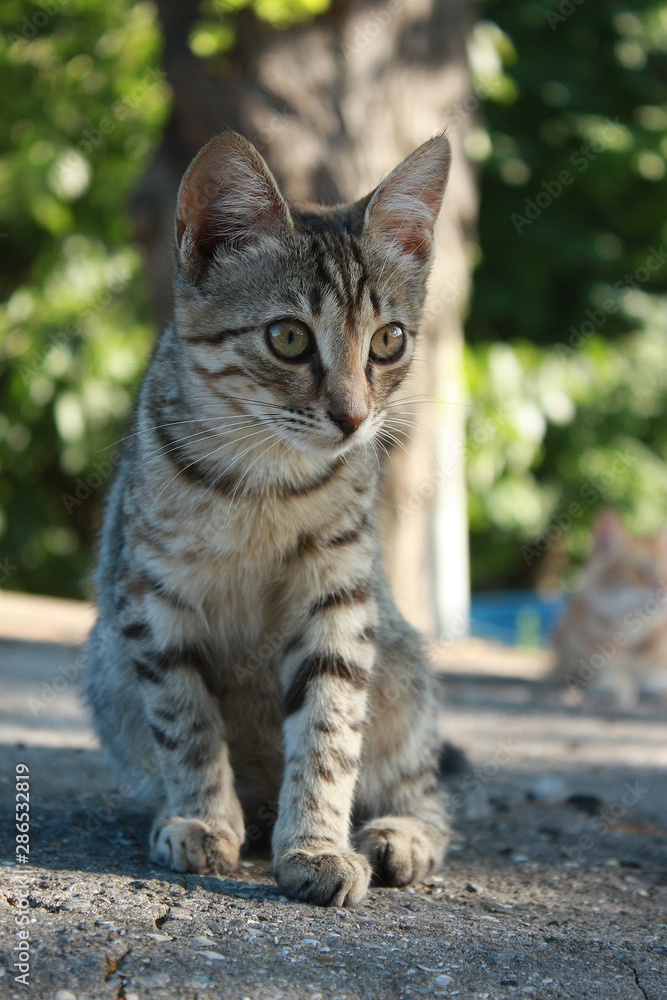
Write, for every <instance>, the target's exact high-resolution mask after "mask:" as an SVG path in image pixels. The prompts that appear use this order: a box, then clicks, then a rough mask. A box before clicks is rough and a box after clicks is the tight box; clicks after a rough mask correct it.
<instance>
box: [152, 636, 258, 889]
mask: <svg viewBox="0 0 667 1000" xmlns="http://www.w3.org/2000/svg"><path fill="white" fill-rule="evenodd" d="M134 662H135V667H136V671H137V675H138V677H139V680H140V683H141V689H142V693H143V702H144V710H145V714H146V719H147V721H148V724H149V726H150V730H151V733H152V737H153V740H154V745H155V753H156V757H157V760H158V763H159V766H160V771H161V775H162V780H163V783H164V788H165V791H166V803H165V807H164V809H163V810H162V813H161V814H160V815H159V816H158V817H157V818H156V820H155V823H154V825H153V829H152V831H151V836H150V847H151V857H152V858H153V860H155V861H159V862H160V863H161V864H164V865H166V866H167V867H169V868H172V869H174V870H175V871H188V872H228V871H232V870H234V869H235V868H236V867H237V865H238V858H239V849H240V846H241V843H242V841H243V837H244V829H243V812H242V809H241V805H240V803H239V800H238V798H237V795H236V792H235V790H234V775H233V773H232V769H231V766H230V763H229V754H228V749H227V743H226V741H225V737H224V726H223V720H222V717H221V715H220V710H219V707H218V705H217V702H216V700H215V699H214V698H213V696H212V695H211V694H210V692H209V691H208V689H207V687H206V684H205V682H204V678H203V676H202V673H203V669H204V666H205V665H204V664H203V661H202V657H201V655H200V654H199V653H198V651H197V650H196V649H195V648H189V647H171V648H167V649H163V650H162V651H161V652H159V653H155V652H147V651H145V650H144V651H142V652H139V651H137V655H136V656H135V657H134Z"/></svg>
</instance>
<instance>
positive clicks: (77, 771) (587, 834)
mask: <svg viewBox="0 0 667 1000" xmlns="http://www.w3.org/2000/svg"><path fill="white" fill-rule="evenodd" d="M479 655H480V656H482V657H483V656H484V651H483V650H482V651H481V652H480V654H479ZM488 656H489V665H488V669H486V664H485V663H484V662H481V663H479V664H478V666H477V670H476V673H475V676H471V675H470V673H468V672H462V671H456V672H450V673H444V674H441V676H440V694H441V695H442V700H443V709H442V712H441V719H440V724H441V733H442V736H443V739H445V738H446V739H448V740H450V741H452V742H453V743H454V744H455V745H457V746H458V747H460V748H462V749H463V750H464V752H465V754H466V757H467V759H468V767H467V769H466V770H465V771H463V772H460V773H458V774H457V775H455V776H453V777H451V778H450V779H449V780H448V784H449V788H450V793H451V796H452V801H453V803H454V806H455V810H456V836H455V839H454V843H453V845H452V851H451V853H450V857H449V860H448V863H447V866H446V868H445V870H444V871H443V872H441V873H439V874H437V875H435V876H434V877H433V878H430V879H429V880H427V882H425V883H424V884H421V885H419V886H416V887H412V888H410V889H408V890H393V889H386V888H383V887H381V886H378V887H374V888H373V889H372V890H371V892H370V893H369V895H368V897H367V899H366V900H365V901H364V902H363V903H362V904H361V905H360V906H359V907H357V908H355V909H354V910H321V909H318V908H317V907H312V906H309V905H305V904H295V903H292V902H289V901H287V900H285V899H283V897H281V896H280V894H279V892H278V890H277V888H276V886H275V883H274V881H273V879H272V878H271V874H270V866H269V864H268V861H266V860H265V859H262V858H259V857H256V856H249V857H248V858H247V859H245V860H244V865H245V867H244V868H242V869H241V870H240V872H239V875H238V877H230V878H218V877H213V876H190V875H179V874H175V873H170V872H166V871H163V870H160V869H157V868H155V867H154V866H153V865H151V864H150V862H149V861H148V859H147V856H146V850H145V844H146V838H147V833H148V827H149V823H150V814H149V812H148V811H147V809H146V806H145V804H142V803H140V802H137V801H136V799H135V798H133V797H132V796H129V795H127V794H124V795H123V794H121V793H120V792H119V790H118V788H119V786H118V778H117V777H114V776H113V775H112V773H111V772H110V771H109V770H108V769H107V768H106V767H105V765H104V763H103V761H102V757H101V754H100V752H99V750H98V749H97V747H96V745H95V742H94V739H93V737H92V734H91V733H90V730H89V727H88V725H87V722H86V719H85V716H84V715H83V714H82V712H81V708H80V705H79V702H78V696H77V687H76V685H77V667H76V664H77V663H78V649H77V647H76V646H74V645H66V644H62V643H48V642H43V643H35V642H27V643H23V642H20V641H17V640H11V641H7V640H0V662H1V664H2V666H1V667H0V683H1V684H2V703H1V710H0V762H1V764H2V767H1V769H0V772H1V774H2V783H1V784H0V793H1V799H0V830H1V836H2V858H3V859H4V861H3V866H4V867H3V869H2V876H3V877H2V890H1V892H0V912H1V913H2V951H1V956H0V961H1V963H2V964H1V967H0V995H2V996H3V997H4V996H7V997H11V996H13V995H20V991H21V990H24V989H25V986H24V985H22V984H19V983H16V981H15V978H14V977H15V974H16V970H15V969H14V968H13V964H12V963H13V962H14V961H15V957H14V951H13V949H14V946H15V945H16V944H17V943H18V942H19V940H24V939H19V938H18V936H17V931H18V929H19V927H22V926H24V925H23V924H17V923H16V917H17V915H20V914H21V913H22V912H23V911H22V909H21V905H22V899H23V898H24V897H23V895H22V894H23V893H25V894H26V895H25V898H27V899H28V902H29V909H28V913H29V923H28V924H27V927H28V929H29V935H30V936H29V954H30V960H29V964H30V972H29V982H30V994H31V996H34V997H37V998H40V1000H41V998H44V1000H47V998H48V1000H52V998H57V1000H72V997H76V998H77V1000H105V998H114V1000H117V998H119V997H125V998H126V1000H136V998H140V1000H144V998H146V1000H148V998H150V1000H153V998H156V1000H162V998H167V997H174V998H178V1000H190V998H193V1000H194V998H199V1000H214V998H215V1000H225V998H234V1000H242V998H244V997H249V998H252V1000H279V998H280V1000H292V998H307V997H310V998H312V1000H334V998H340V1000H356V998H363V1000H385V998H396V1000H399V998H401V1000H402V998H405V1000H407V998H413V997H414V998H416V997H422V996H423V997H459V998H462V1000H506V998H510V997H529V998H533V1000H560V998H563V1000H565V998H571V1000H588V998H590V1000H642V998H643V1000H664V998H665V997H667V934H666V933H665V931H666V923H667V907H666V905H665V900H666V897H667V867H666V865H667V862H666V859H665V847H666V845H667V836H666V833H665V828H666V827H667V794H666V792H667V787H666V785H667V783H666V780H665V776H666V768H667V718H666V717H665V714H664V713H660V712H659V711H657V710H656V709H655V708H654V706H651V705H646V706H640V707H639V708H637V709H636V710H633V711H625V712H620V711H615V710H610V709H605V708H603V707H600V706H599V705H596V704H593V703H586V702H585V701H583V702H581V703H580V704H578V705H573V704H570V703H568V701H567V700H566V699H564V697H563V695H562V693H561V692H559V691H558V690H556V689H554V688H551V687H549V686H548V685H546V684H544V683H543V682H542V681H540V680H539V679H536V678H535V677H534V676H532V677H529V676H521V675H520V674H519V673H515V674H514V675H512V674H510V675H507V674H506V673H505V674H504V675H503V676H499V674H498V673H497V672H494V663H493V655H492V651H491V650H490V651H489V653H488ZM17 764H25V765H27V767H28V769H29V775H30V810H31V828H30V855H29V858H30V861H29V863H28V864H18V863H17V862H16V854H15V841H14V836H15V832H14V830H15V828H14V809H15V773H16V765H17ZM59 991H60V992H59Z"/></svg>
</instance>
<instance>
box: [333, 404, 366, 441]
mask: <svg viewBox="0 0 667 1000" xmlns="http://www.w3.org/2000/svg"><path fill="white" fill-rule="evenodd" d="M329 416H330V417H331V419H332V420H333V422H334V423H335V425H336V427H340V429H341V430H342V432H343V434H344V435H345V437H349V436H350V434H354V432H355V431H356V429H357V427H358V426H359V424H360V423H362V421H363V420H365V419H366V417H367V416H368V410H363V411H362V410H356V411H354V412H353V413H345V412H344V411H342V410H329Z"/></svg>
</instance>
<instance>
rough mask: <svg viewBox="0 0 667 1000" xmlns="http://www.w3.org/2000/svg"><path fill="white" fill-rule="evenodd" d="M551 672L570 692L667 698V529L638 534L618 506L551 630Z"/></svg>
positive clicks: (602, 524)
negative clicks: (632, 531)
mask: <svg viewBox="0 0 667 1000" xmlns="http://www.w3.org/2000/svg"><path fill="white" fill-rule="evenodd" d="M553 644H554V648H555V650H556V654H557V662H556V666H555V668H554V672H553V676H554V677H555V678H556V679H558V680H559V681H561V682H563V683H565V684H567V685H568V686H569V687H570V688H571V689H576V688H581V687H586V688H587V689H589V690H591V691H592V692H594V693H597V694H601V695H613V696H614V697H615V698H616V700H617V701H619V702H620V703H621V704H624V705H631V704H633V703H635V702H636V701H637V699H638V697H639V696H640V695H649V696H653V697H655V696H657V697H659V698H662V699H663V700H665V701H667V528H666V529H663V530H662V531H661V532H660V534H658V535H656V536H655V537H652V538H634V537H632V536H631V535H628V533H627V532H626V531H625V529H624V527H623V524H622V523H621V520H620V518H619V516H618V514H616V513H615V512H614V511H612V510H605V511H603V513H602V514H601V515H600V517H599V518H598V520H597V522H596V523H595V525H594V528H593V551H592V553H591V555H590V556H589V559H588V562H587V563H586V566H585V567H584V574H583V580H582V584H581V586H580V588H579V590H577V591H576V592H575V593H574V594H573V595H572V598H571V599H570V602H569V604H568V606H567V608H566V610H565V612H564V614H563V617H562V618H561V619H560V621H559V622H558V623H557V625H556V628H555V630H554V635H553Z"/></svg>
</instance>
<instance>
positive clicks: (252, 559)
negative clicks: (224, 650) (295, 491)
mask: <svg viewBox="0 0 667 1000" xmlns="http://www.w3.org/2000/svg"><path fill="white" fill-rule="evenodd" d="M337 510H338V508H337V506H332V505H331V504H326V503H321V504H320V505H319V509H318V506H317V505H316V504H310V505H304V504H293V505H289V504H287V503H284V502H283V503H281V502H280V501H275V500H274V501H267V500H261V501H256V500H252V499H247V498H243V499H242V500H241V501H239V502H238V503H237V504H235V505H234V506H233V507H232V509H231V510H230V508H229V505H225V504H219V505H216V504H215V503H210V504H209V505H208V507H207V508H206V509H203V510H201V511H196V512H193V514H192V516H190V517H189V518H187V519H180V521H178V522H176V523H175V522H173V521H172V522H165V523H164V524H163V525H162V528H161V532H162V534H163V536H164V537H163V540H162V547H163V554H162V556H161V558H160V562H161V572H162V576H163V578H164V580H165V583H167V585H168V586H169V587H170V588H172V589H174V590H175V591H176V592H177V593H178V594H179V595H181V596H182V598H183V599H184V601H185V602H187V604H189V605H190V606H192V607H193V608H196V609H197V610H198V611H199V612H200V613H201V616H202V617H203V618H204V619H205V621H206V623H207V627H208V629H209V630H210V632H211V633H212V635H213V636H214V637H215V640H216V645H218V644H220V643H223V642H224V644H226V645H228V644H229V643H230V641H231V642H232V644H233V645H235V646H236V645H238V646H240V647H242V648H244V649H248V648H252V647H253V646H256V645H257V644H258V643H259V642H260V640H263V639H265V638H266V636H269V637H271V636H273V635H274V633H275V634H276V636H275V638H276V644H279V639H280V638H281V637H282V638H283V639H284V638H285V637H286V633H288V632H289V629H290V626H291V622H292V619H293V617H294V615H293V614H292V612H293V611H295V610H298V609H291V608H290V607H289V604H288V602H286V600H285V595H286V593H287V591H288V590H289V586H290V581H291V579H292V578H293V576H294V574H295V573H298V572H299V551H300V548H301V546H302V545H303V540H304V538H306V537H307V538H313V537H317V536H319V535H320V534H321V533H322V532H325V533H326V531H327V530H331V529H330V527H329V526H330V525H331V524H332V523H333V524H334V525H335V523H336V518H337V516H340V513H338V514H337Z"/></svg>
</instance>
